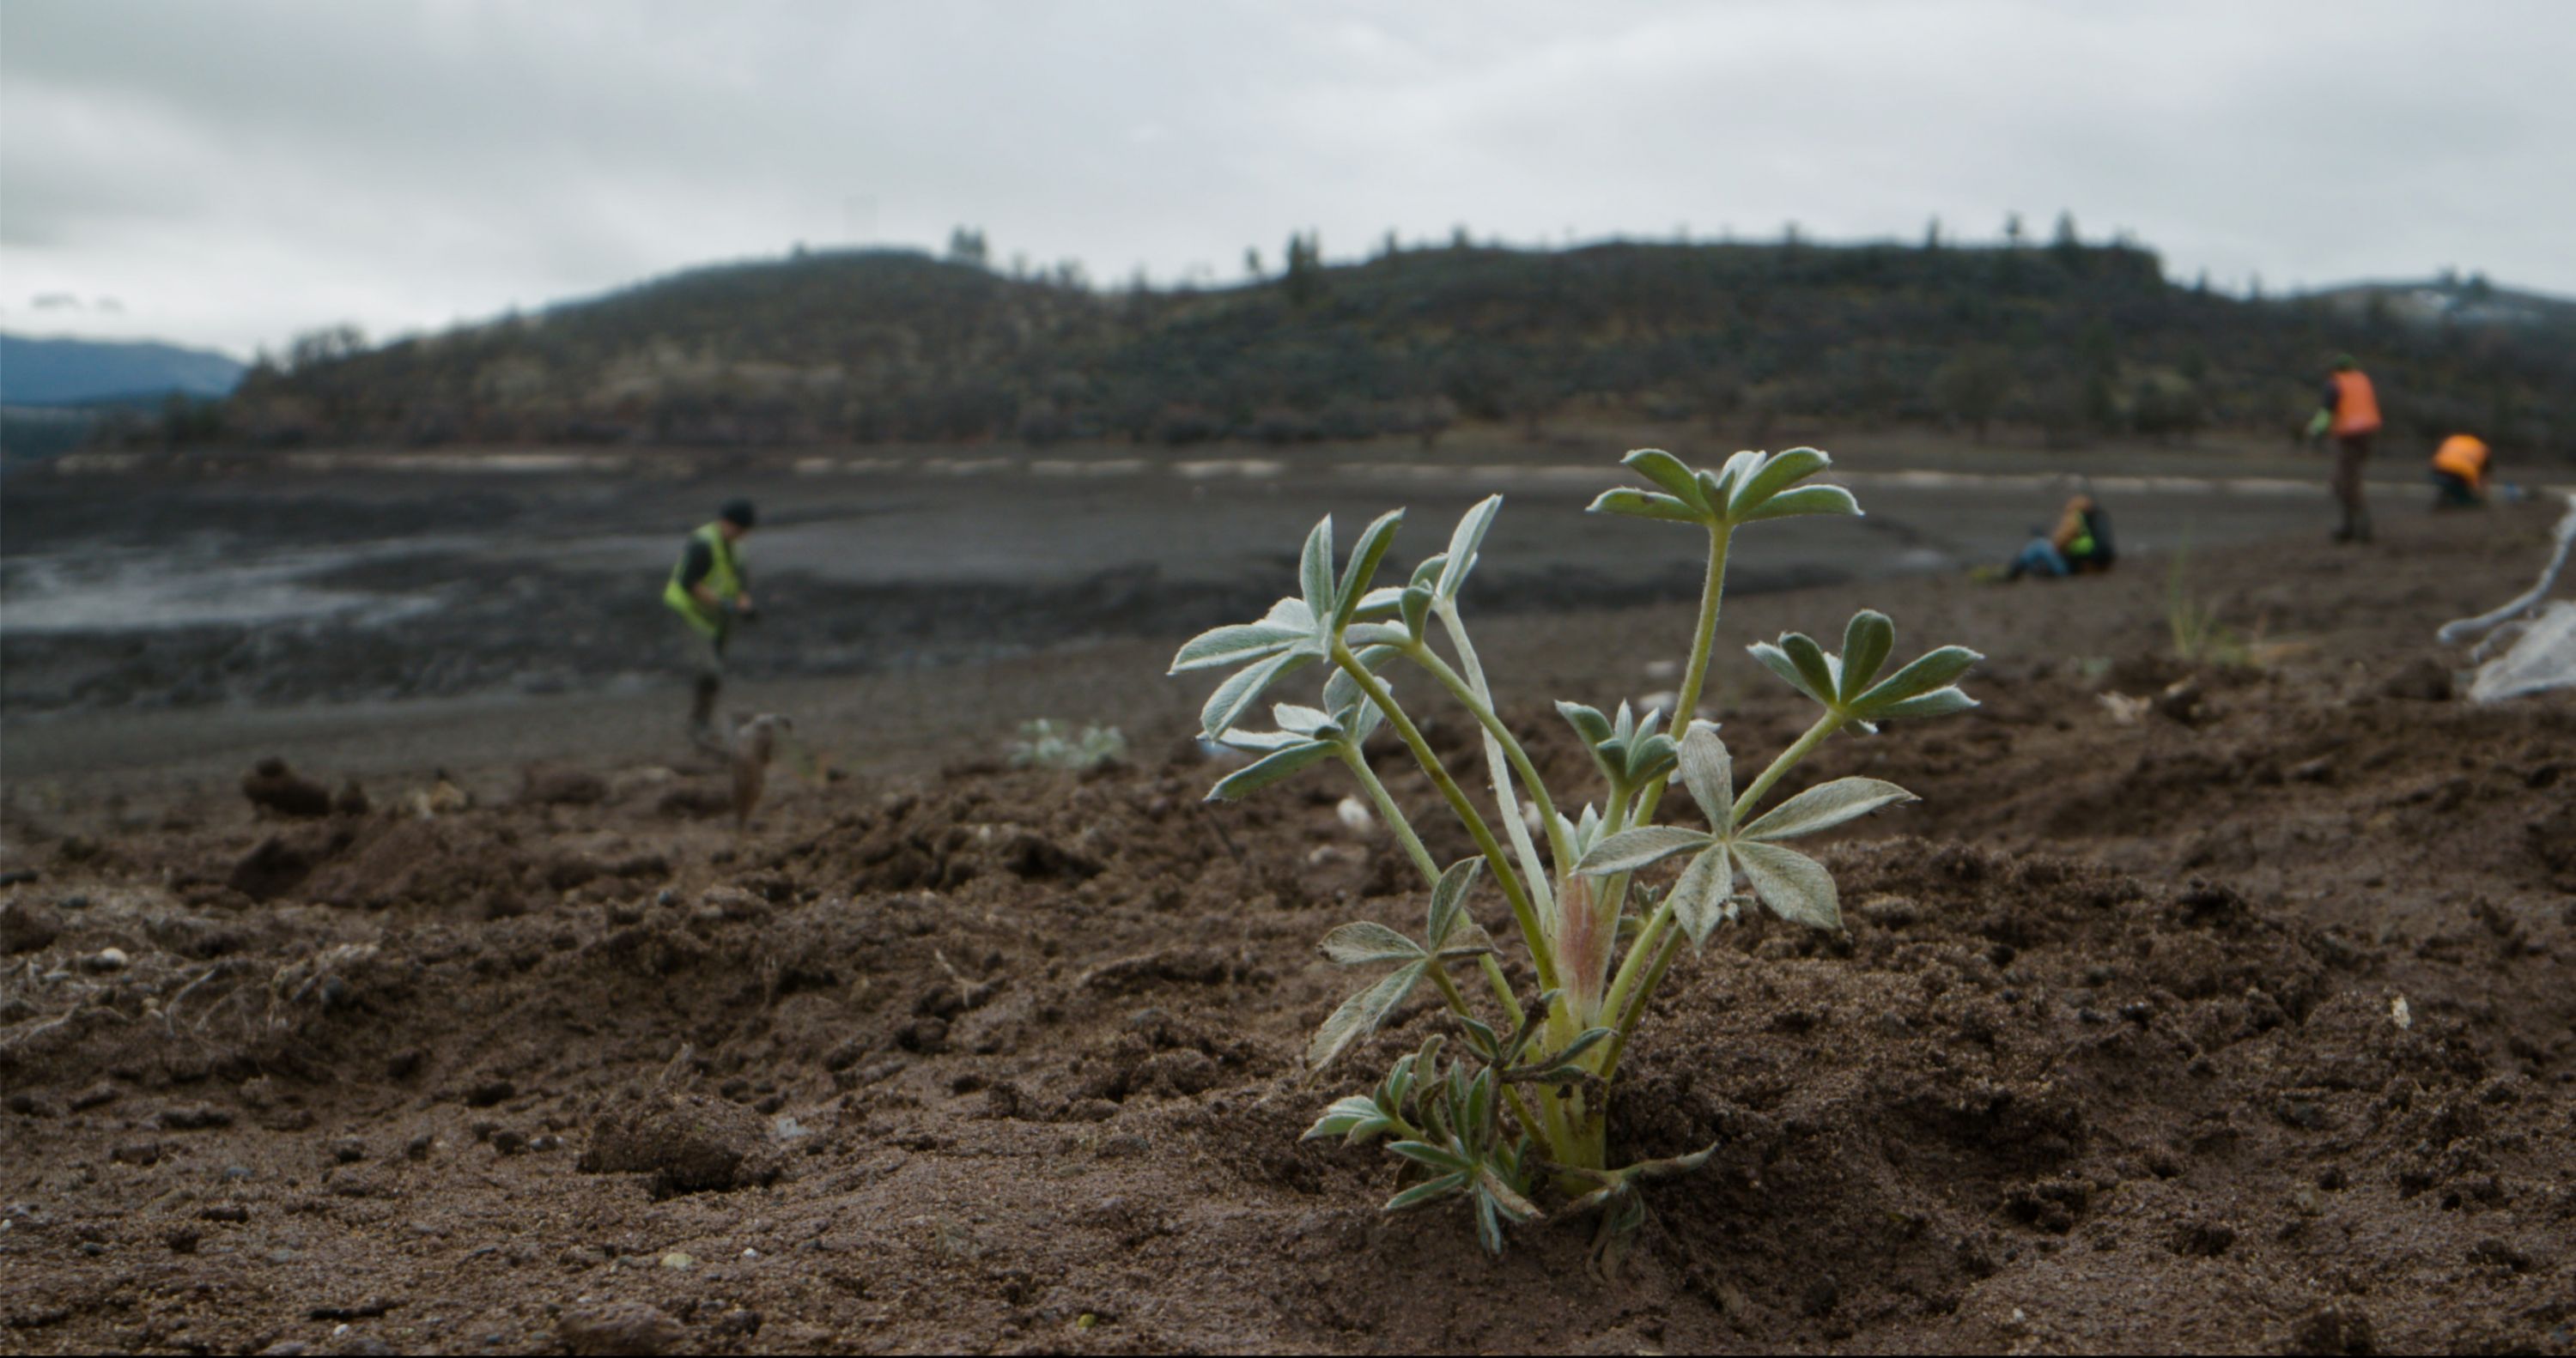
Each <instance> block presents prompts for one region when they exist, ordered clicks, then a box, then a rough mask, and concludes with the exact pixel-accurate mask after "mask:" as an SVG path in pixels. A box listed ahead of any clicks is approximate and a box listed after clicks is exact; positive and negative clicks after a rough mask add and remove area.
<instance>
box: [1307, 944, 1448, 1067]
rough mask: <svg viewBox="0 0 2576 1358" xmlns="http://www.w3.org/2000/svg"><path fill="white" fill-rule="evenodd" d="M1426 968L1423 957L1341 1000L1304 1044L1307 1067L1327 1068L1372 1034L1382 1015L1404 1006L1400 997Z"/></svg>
mask: <svg viewBox="0 0 2576 1358" xmlns="http://www.w3.org/2000/svg"><path fill="white" fill-rule="evenodd" d="M1430 965H1431V963H1430V961H1429V959H1427V958H1426V959H1424V960H1422V961H1418V962H1410V963H1407V964H1405V965H1404V966H1400V967H1397V968H1396V969H1395V970H1393V971H1390V972H1388V973H1387V974H1386V975H1385V976H1384V977H1382V978H1380V979H1379V981H1378V982H1377V984H1375V985H1372V986H1370V987H1368V988H1367V989H1365V990H1362V991H1360V992H1359V993H1358V994H1356V995H1353V996H1351V997H1350V998H1349V999H1347V1000H1344V1001H1342V1005H1341V1007H1340V1008H1339V1009H1336V1010H1334V1011H1333V1014H1332V1017H1330V1018H1328V1019H1325V1020H1324V1026H1323V1027H1321V1028H1318V1029H1316V1030H1315V1040H1314V1041H1312V1042H1310V1043H1308V1044H1306V1065H1307V1067H1308V1068H1309V1069H1313V1070H1322V1069H1323V1068H1324V1067H1326V1066H1328V1065H1331V1064H1332V1061H1333V1058H1334V1057H1336V1056H1339V1055H1341V1054H1342V1051H1343V1049H1345V1048H1347V1047H1349V1046H1350V1045H1351V1044H1352V1043H1353V1042H1356V1041H1358V1040H1360V1039H1361V1038H1363V1037H1366V1036H1368V1035H1369V1034H1370V1033H1373V1032H1376V1031H1377V1026H1378V1025H1379V1024H1381V1023H1384V1022H1386V1016H1387V1015H1388V1014H1390V1013H1392V1012H1394V1010H1395V1007H1396V1006H1397V1005H1399V1004H1402V1003H1404V997H1405V996H1407V995H1410V994H1412V993H1413V988H1414V987H1415V986H1416V985H1419V984H1420V983H1421V981H1422V973H1423V971H1424V969H1426V968H1428V967H1429V966H1430Z"/></svg>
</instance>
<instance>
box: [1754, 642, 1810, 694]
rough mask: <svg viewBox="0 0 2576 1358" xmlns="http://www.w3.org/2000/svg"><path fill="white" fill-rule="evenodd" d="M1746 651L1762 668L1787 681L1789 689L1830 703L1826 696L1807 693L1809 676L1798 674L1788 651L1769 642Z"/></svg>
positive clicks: (1760, 643) (1795, 664) (1759, 643)
mask: <svg viewBox="0 0 2576 1358" xmlns="http://www.w3.org/2000/svg"><path fill="white" fill-rule="evenodd" d="M1744 649H1745V650H1746V651H1748V652H1750V653H1751V654H1752V656H1753V658H1754V659H1755V660H1758V661H1760V662H1762V668H1764V669H1766V670H1769V671H1771V672H1772V673H1773V674H1776V675H1779V676H1780V677H1781V678H1782V679H1783V680H1785V681H1787V683H1788V685H1789V687H1791V688H1794V689H1796V690H1798V691H1799V692H1800V693H1806V694H1807V696H1808V697H1810V698H1814V699H1816V701H1818V702H1825V701H1828V698H1827V697H1826V696H1824V695H1819V694H1815V693H1807V676H1805V675H1803V674H1800V673H1799V672H1798V665H1797V662H1795V661H1793V660H1791V659H1790V658H1789V653H1788V652H1787V651H1784V650H1781V649H1780V648H1779V647H1777V646H1774V645H1772V644H1771V643H1770V642H1767V641H1757V642H1755V643H1753V644H1752V645H1750V646H1747V647H1745V648H1744Z"/></svg>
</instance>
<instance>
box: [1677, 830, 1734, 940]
mask: <svg viewBox="0 0 2576 1358" xmlns="http://www.w3.org/2000/svg"><path fill="white" fill-rule="evenodd" d="M1734 890H1735V867H1734V865H1733V864H1731V863H1729V862H1728V861H1727V857H1726V846H1724V845H1722V844H1720V845H1712V846H1711V847H1710V848H1709V851H1708V852H1706V853H1704V854H1701V855H1700V856H1699V857H1697V858H1694V859H1692V860H1691V861H1690V866H1689V867H1686V868H1684V869H1682V875H1681V877H1680V879H1679V880H1677V881H1675V882H1674V883H1673V890H1672V894H1671V895H1670V896H1668V897H1666V898H1665V899H1666V901H1667V903H1668V904H1670V905H1671V906H1672V908H1673V919H1674V921H1675V922H1676V923H1678V924H1680V925H1681V926H1682V932H1683V933H1684V934H1687V935H1689V936H1690V941H1691V946H1692V947H1701V946H1703V945H1705V944H1706V943H1707V942H1708V936H1709V932H1710V931H1711V930H1713V929H1715V928H1717V926H1718V925H1719V923H1721V922H1722V921H1724V920H1725V919H1726V918H1727V909H1726V898H1727V895H1728V894H1729V893H1731V892H1733V891H1734Z"/></svg>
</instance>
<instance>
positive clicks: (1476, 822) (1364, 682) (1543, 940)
mask: <svg viewBox="0 0 2576 1358" xmlns="http://www.w3.org/2000/svg"><path fill="white" fill-rule="evenodd" d="M1333 663H1334V664H1336V665H1339V666H1341V667H1342V672H1343V673H1345V674H1348V675H1349V676H1351V681H1352V682H1353V683H1356V684H1358V685H1359V688H1360V692H1362V693H1365V694H1367V695H1368V696H1369V700H1370V701H1371V702H1374V703H1376V704H1377V706H1378V710H1379V711H1381V712H1384V713H1385V714H1386V720H1387V724H1388V725H1390V726H1393V727H1394V728H1395V733H1396V735H1397V736H1398V737H1400V738H1401V739H1402V740H1403V741H1404V746H1405V748H1406V749H1408V750H1411V751H1412V752H1413V759H1414V762H1415V763H1417V764H1420V765H1421V766H1422V772H1423V773H1424V774H1425V775H1426V776H1428V777H1429V778H1430V779H1431V784H1432V786H1434V787H1436V788H1438V789H1440V795H1441V797H1442V798H1443V799H1445V800H1446V801H1447V802H1448V803H1449V809H1450V811H1451V812H1453V813H1454V814H1456V816H1457V817H1458V821H1459V823H1460V824H1462V825H1464V826H1466V827H1467V834H1468V837H1470V838H1472V839H1474V840H1475V841H1476V847H1477V848H1478V849H1479V850H1481V851H1483V853H1484V855H1485V862H1486V863H1487V864H1488V865H1490V866H1491V867H1492V868H1493V870H1494V876H1495V878H1496V879H1497V880H1498V881H1499V882H1500V884H1501V886H1502V888H1503V897H1504V899H1506V900H1508V901H1510V902H1511V904H1512V917H1513V919H1514V920H1516V921H1517V922H1518V923H1519V925H1520V929H1521V941H1522V942H1523V943H1525V944H1527V945H1528V946H1529V950H1530V962H1531V964H1532V965H1534V966H1535V967H1536V968H1537V969H1538V980H1539V985H1540V987H1541V988H1543V989H1547V990H1554V989H1557V988H1558V985H1559V982H1558V980H1557V974H1556V953H1555V949H1554V948H1552V947H1550V946H1549V939H1548V936H1547V931H1546V930H1545V929H1543V928H1541V927H1540V925H1539V921H1538V911H1537V910H1536V909H1535V908H1534V907H1532V906H1531V904H1530V898H1529V891H1528V889H1527V888H1525V887H1523V886H1522V885H1521V874H1520V869H1519V868H1517V867H1515V866H1513V864H1512V860H1511V856H1510V855H1509V854H1506V853H1504V852H1503V846H1502V845H1501V844H1499V843H1497V842H1496V841H1495V839H1494V832H1493V830H1492V829H1490V828H1489V827H1487V826H1486V824H1485V818H1484V817H1483V816H1482V815H1480V814H1478V813H1477V811H1476V804H1475V803H1474V802H1471V801H1469V800H1467V794H1466V793H1465V792H1464V791H1463V790H1461V789H1460V788H1459V786H1458V780H1457V779H1455V778H1452V777H1450V776H1449V770H1447V769H1445V768H1442V767H1441V766H1440V757H1439V756H1438V755H1435V754H1433V753H1432V752H1431V743H1430V742H1429V741H1426V740H1424V739H1423V738H1422V732H1421V730H1420V729H1419V728H1417V727H1416V726H1415V725H1414V724H1413V719H1412V718H1411V717H1408V716H1406V715H1405V714H1404V709H1403V708H1400V707H1398V706H1396V705H1395V698H1394V697H1393V695H1391V694H1389V693H1388V692H1387V691H1386V685H1384V684H1382V683H1379V682H1378V678H1377V676H1376V675H1374V674H1371V673H1369V669H1368V666H1366V665H1363V664H1361V663H1360V660H1359V657H1358V656H1356V655H1353V654H1351V648H1350V647H1349V646H1347V645H1345V644H1343V643H1342V641H1341V640H1340V639H1339V638H1335V639H1334V641H1333Z"/></svg>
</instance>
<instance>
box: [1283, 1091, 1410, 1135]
mask: <svg viewBox="0 0 2576 1358" xmlns="http://www.w3.org/2000/svg"><path fill="white" fill-rule="evenodd" d="M1393 1130H1395V1122H1394V1121H1393V1120H1392V1119H1390V1118H1388V1117H1387V1115H1386V1112H1385V1110H1383V1109H1381V1108H1379V1107H1378V1104H1377V1100H1375V1099H1372V1098H1370V1097H1369V1096H1367V1095H1365V1094H1353V1095H1351V1096H1350V1097H1348V1098H1345V1099H1338V1100H1335V1101H1334V1103H1333V1106H1332V1107H1330V1108H1327V1109H1325V1110H1324V1115H1323V1116H1322V1117H1319V1118H1317V1119H1315V1125H1314V1126H1312V1127H1309V1128H1307V1129H1306V1134H1305V1135H1304V1136H1302V1137H1299V1138H1298V1140H1300V1141H1328V1140H1331V1139H1332V1138H1334V1137H1337V1136H1338V1137H1342V1138H1345V1140H1346V1143H1347V1144H1349V1145H1354V1146H1356V1145H1359V1144H1361V1143H1363V1142H1366V1141H1368V1140H1370V1139H1372V1138H1374V1137H1377V1136H1381V1135H1383V1134H1385V1133H1387V1132H1391V1131H1393Z"/></svg>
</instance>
